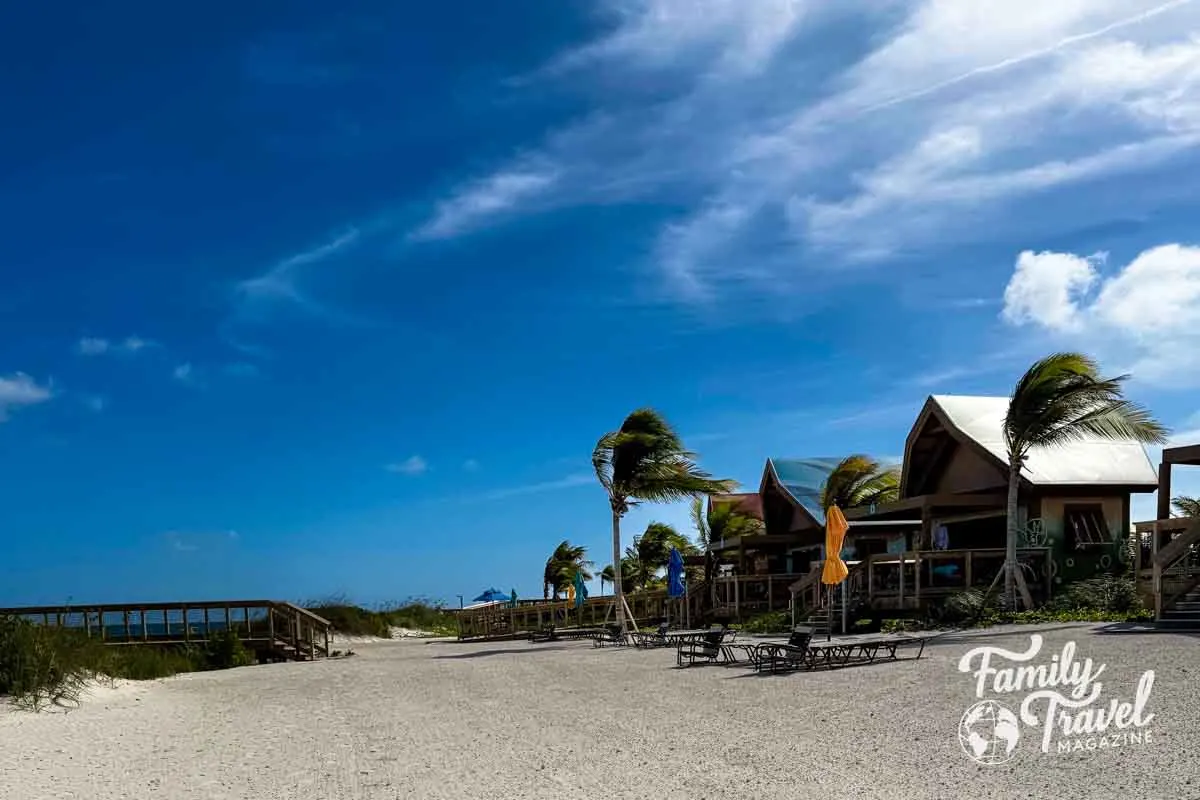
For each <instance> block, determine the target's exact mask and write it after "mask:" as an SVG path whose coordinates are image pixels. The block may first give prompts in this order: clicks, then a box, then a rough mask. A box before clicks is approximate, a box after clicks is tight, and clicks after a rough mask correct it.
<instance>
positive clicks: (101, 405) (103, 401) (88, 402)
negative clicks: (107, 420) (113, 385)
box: [83, 394, 108, 414]
mask: <svg viewBox="0 0 1200 800" xmlns="http://www.w3.org/2000/svg"><path fill="white" fill-rule="evenodd" d="M83 404H84V405H85V406H87V407H88V408H89V409H90V410H92V411H95V412H96V413H97V414H99V413H100V412H101V411H103V410H104V409H106V408H108V399H107V398H105V397H101V396H100V395H98V394H97V395H90V396H88V397H85V398H83Z"/></svg>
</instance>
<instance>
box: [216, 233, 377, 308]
mask: <svg viewBox="0 0 1200 800" xmlns="http://www.w3.org/2000/svg"><path fill="white" fill-rule="evenodd" d="M360 237H361V231H360V230H359V229H358V228H351V229H349V230H346V231H343V232H341V233H339V234H337V235H336V236H334V237H333V238H332V239H330V240H329V241H326V242H323V243H322V244H320V245H317V246H316V247H313V248H311V249H309V250H304V251H302V252H299V253H295V254H293V255H291V256H288V257H287V258H285V259H283V260H282V261H280V262H278V263H277V264H275V265H274V266H272V267H271V268H270V269H268V270H267V271H265V272H263V273H261V274H259V275H256V276H254V277H252V278H247V279H245V280H242V281H239V282H237V283H236V284H235V285H234V293H233V294H234V298H233V299H234V305H235V317H236V318H237V319H238V320H239V321H243V322H244V321H248V320H260V319H262V318H263V317H264V316H266V315H268V314H269V313H270V311H271V309H273V308H276V307H278V306H280V305H285V306H291V307H295V308H299V309H302V310H303V311H305V312H307V313H310V314H314V315H318V316H324V317H339V316H340V315H339V314H337V313H336V312H333V311H332V310H331V309H329V308H327V307H326V306H325V305H323V304H321V303H320V302H318V301H317V300H316V299H315V298H314V297H312V295H311V294H310V293H308V292H307V291H305V290H304V288H303V287H302V286H301V280H302V279H303V277H304V273H305V270H306V269H308V268H312V267H316V266H317V265H320V264H322V263H323V262H326V261H328V260H330V259H332V258H334V257H335V256H338V255H341V254H344V253H345V252H346V251H348V250H349V249H350V248H352V247H353V246H354V245H355V244H356V243H357V242H358V241H359V239H360Z"/></svg>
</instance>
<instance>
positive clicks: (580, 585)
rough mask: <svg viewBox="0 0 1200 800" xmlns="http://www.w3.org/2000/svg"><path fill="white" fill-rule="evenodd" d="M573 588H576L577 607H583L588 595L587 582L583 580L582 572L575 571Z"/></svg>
mask: <svg viewBox="0 0 1200 800" xmlns="http://www.w3.org/2000/svg"><path fill="white" fill-rule="evenodd" d="M571 588H573V589H574V590H575V596H574V598H573V599H574V600H575V607H576V608H582V607H583V601H584V600H587V596H588V590H587V584H586V583H584V582H583V573H582V572H576V573H575V582H574V584H572V587H571Z"/></svg>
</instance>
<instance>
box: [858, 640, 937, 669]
mask: <svg viewBox="0 0 1200 800" xmlns="http://www.w3.org/2000/svg"><path fill="white" fill-rule="evenodd" d="M929 638H930V637H928V636H903V635H901V636H897V635H884V636H880V637H878V638H869V639H866V640H861V641H857V642H855V643H854V647H855V648H856V651H855V653H854V655H856V656H857V657H858V659H859V660H862V661H866V662H867V663H868V664H869V663H872V662H874V661H879V660H882V661H896V660H898V659H899V658H900V656H899V649H900V648H901V647H913V646H916V648H917V654H916V655H915V656H913V659H914V660H915V659H919V658H920V657H921V654H922V653H924V652H925V642H927V641H929Z"/></svg>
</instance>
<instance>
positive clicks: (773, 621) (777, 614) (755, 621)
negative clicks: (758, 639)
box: [741, 611, 792, 633]
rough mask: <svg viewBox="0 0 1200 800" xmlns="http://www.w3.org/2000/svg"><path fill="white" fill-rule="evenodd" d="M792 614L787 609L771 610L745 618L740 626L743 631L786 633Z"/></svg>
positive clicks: (790, 626)
mask: <svg viewBox="0 0 1200 800" xmlns="http://www.w3.org/2000/svg"><path fill="white" fill-rule="evenodd" d="M791 629H792V615H791V614H790V613H789V612H787V611H771V612H769V613H766V614H760V615H758V616H757V617H752V618H751V619H749V620H747V621H746V622H745V623H744V624H743V625H742V627H741V630H742V631H743V632H744V633H788V632H789V631H791Z"/></svg>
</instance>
